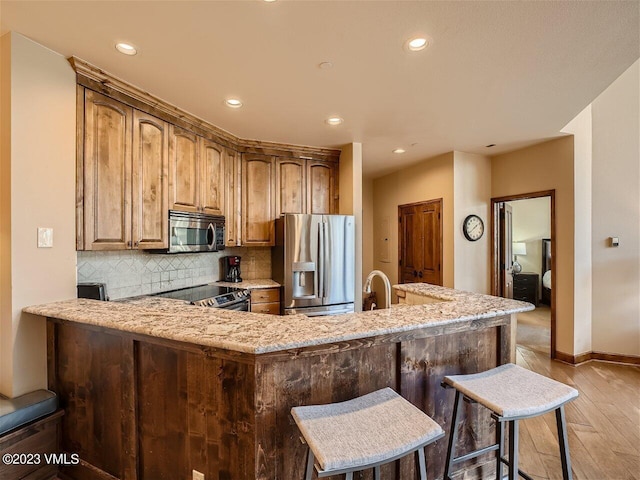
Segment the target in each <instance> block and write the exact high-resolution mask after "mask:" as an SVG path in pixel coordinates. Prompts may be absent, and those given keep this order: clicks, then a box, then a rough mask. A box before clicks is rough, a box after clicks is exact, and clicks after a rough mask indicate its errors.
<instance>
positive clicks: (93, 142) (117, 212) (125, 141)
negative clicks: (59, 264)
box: [83, 90, 133, 250]
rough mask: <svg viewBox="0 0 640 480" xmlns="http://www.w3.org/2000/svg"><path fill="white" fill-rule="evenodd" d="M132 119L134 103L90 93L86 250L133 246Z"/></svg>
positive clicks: (86, 148)
mask: <svg viewBox="0 0 640 480" xmlns="http://www.w3.org/2000/svg"><path fill="white" fill-rule="evenodd" d="M132 117H133V109H132V108H131V107H127V106H126V105H123V104H121V103H120V102H117V101H115V100H112V99H110V98H108V97H105V96H104V95H101V94H99V93H95V92H93V91H91V90H86V91H85V111H84V121H85V124H84V127H85V128H84V155H83V157H84V158H83V160H84V164H83V177H84V178H83V180H84V185H83V187H84V218H83V224H84V225H83V228H84V249H85V250H121V249H127V248H130V245H131V203H130V202H131V126H132Z"/></svg>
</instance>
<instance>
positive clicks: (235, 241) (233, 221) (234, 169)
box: [224, 149, 242, 247]
mask: <svg viewBox="0 0 640 480" xmlns="http://www.w3.org/2000/svg"><path fill="white" fill-rule="evenodd" d="M224 172H225V173H224V186H225V203H224V205H225V209H224V212H225V214H224V216H225V239H224V241H225V245H226V246H227V247H236V246H240V245H241V239H240V229H241V220H240V218H241V215H240V213H241V205H242V200H241V190H242V189H241V185H242V182H241V180H240V179H241V177H240V172H241V168H240V155H239V154H238V153H237V152H236V151H235V150H230V149H226V151H225V160H224Z"/></svg>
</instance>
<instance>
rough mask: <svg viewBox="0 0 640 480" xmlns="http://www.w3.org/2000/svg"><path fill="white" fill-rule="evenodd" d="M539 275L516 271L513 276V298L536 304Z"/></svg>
mask: <svg viewBox="0 0 640 480" xmlns="http://www.w3.org/2000/svg"><path fill="white" fill-rule="evenodd" d="M539 289H540V275H538V274H537V273H518V274H517V275H514V276H513V299H514V300H522V301H523V302H529V303H533V304H534V305H535V306H536V307H537V306H538V298H539V297H540V295H539V293H538V291H539Z"/></svg>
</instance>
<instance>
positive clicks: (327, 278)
mask: <svg viewBox="0 0 640 480" xmlns="http://www.w3.org/2000/svg"><path fill="white" fill-rule="evenodd" d="M330 228H331V223H329V222H326V223H323V224H322V235H323V237H324V238H323V239H322V247H323V248H324V263H323V265H322V274H323V275H324V274H325V272H328V273H327V274H326V275H324V280H323V282H322V283H323V285H324V288H323V290H322V299H323V301H324V299H325V298H327V297H330V296H331V276H332V275H334V274H335V272H333V270H332V263H333V262H332V258H331V251H332V248H331V242H330V240H329V239H330V238H331V235H330V234H331V233H332V232H330V231H329V230H330Z"/></svg>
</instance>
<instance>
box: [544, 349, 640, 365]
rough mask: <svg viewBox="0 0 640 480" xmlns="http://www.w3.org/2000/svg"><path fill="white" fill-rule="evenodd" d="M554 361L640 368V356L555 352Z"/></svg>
mask: <svg viewBox="0 0 640 480" xmlns="http://www.w3.org/2000/svg"><path fill="white" fill-rule="evenodd" d="M554 359H555V360H559V361H561V362H565V363H570V364H571V365H578V364H580V363H584V362H588V361H589V360H599V361H602V362H615V363H625V364H629V365H638V366H640V356H637V355H620V354H617V353H605V352H585V353H581V354H579V355H569V354H567V353H563V352H555V356H554Z"/></svg>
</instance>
